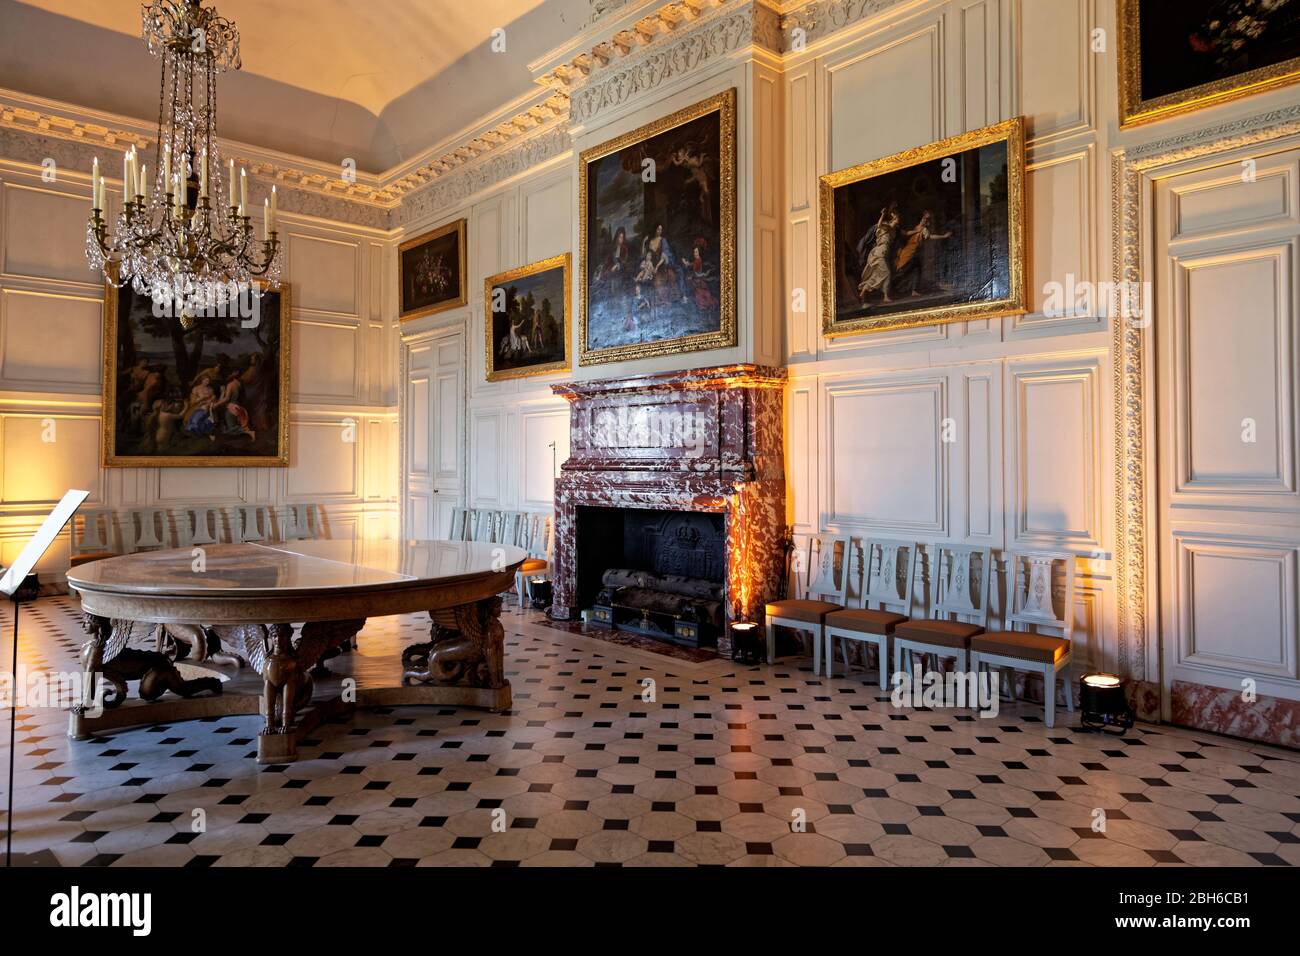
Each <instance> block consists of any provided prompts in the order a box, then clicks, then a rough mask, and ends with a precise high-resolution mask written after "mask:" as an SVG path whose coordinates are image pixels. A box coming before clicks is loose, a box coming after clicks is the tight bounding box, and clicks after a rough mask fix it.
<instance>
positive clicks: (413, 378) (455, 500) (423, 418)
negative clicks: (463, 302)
mask: <svg viewBox="0 0 1300 956" xmlns="http://www.w3.org/2000/svg"><path fill="white" fill-rule="evenodd" d="M403 348H405V349H406V381H405V382H404V383H403V388H404V389H405V409H406V421H405V423H404V426H403V427H404V428H405V429H406V455H405V460H404V461H403V462H402V470H403V489H404V490H403V494H404V495H405V503H406V508H405V529H404V533H405V534H406V536H407V537H413V538H445V537H446V536H447V529H448V528H449V526H450V522H451V512H452V509H453V508H455V507H456V506H457V505H458V504H460V502H461V499H462V495H463V487H464V476H465V462H464V447H465V442H464V434H463V433H464V422H465V409H464V405H465V335H464V331H463V330H462V329H460V328H453V329H443V330H439V331H437V332H432V333H427V334H425V335H422V336H419V337H417V338H413V339H409V340H407V341H406V342H404V343H403Z"/></svg>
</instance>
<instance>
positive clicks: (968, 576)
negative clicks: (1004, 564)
mask: <svg viewBox="0 0 1300 956" xmlns="http://www.w3.org/2000/svg"><path fill="white" fill-rule="evenodd" d="M990 565H991V562H990V560H989V549H988V548H971V547H964V546H962V545H953V544H938V545H935V547H934V561H933V563H932V564H931V565H930V574H931V579H930V594H931V602H930V618H929V619H928V620H912V621H908V622H906V623H905V624H899V625H898V626H897V627H895V628H894V670H895V672H897V671H900V670H903V662H904V655H906V658H907V668H906V669H907V672H908V673H909V674H911V673H912V655H913V654H924V655H934V657H935V658H936V659H937V658H943V657H955V658H956V659H957V669H958V670H961V671H964V670H966V662H967V659H968V655H969V653H970V642H971V638H973V637H974V636H975V635H977V634H982V633H984V629H985V628H986V627H987V626H988V621H989V569H990Z"/></svg>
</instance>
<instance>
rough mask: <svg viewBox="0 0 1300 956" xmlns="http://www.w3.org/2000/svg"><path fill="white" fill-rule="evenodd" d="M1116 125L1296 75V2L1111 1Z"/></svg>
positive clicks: (1299, 8) (1299, 17)
mask: <svg viewBox="0 0 1300 956" xmlns="http://www.w3.org/2000/svg"><path fill="white" fill-rule="evenodd" d="M1117 2H1118V17H1119V108H1120V109H1119V112H1120V126H1137V125H1139V124H1141V123H1150V122H1153V121H1155V120H1160V119H1165V118H1167V117H1170V116H1177V115H1179V114H1181V113H1190V112H1192V111H1194V110H1199V109H1203V108H1204V107H1207V106H1213V105H1215V104H1217V103H1225V102H1227V101H1229V100H1234V99H1237V98H1238V97H1242V96H1249V95H1251V94H1254V93H1262V92H1264V91H1265V90H1271V89H1275V88H1277V87H1281V86H1286V85H1288V84H1291V83H1295V82H1297V81H1300V0H1117Z"/></svg>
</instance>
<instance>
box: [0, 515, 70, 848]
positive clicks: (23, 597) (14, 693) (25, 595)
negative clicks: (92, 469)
mask: <svg viewBox="0 0 1300 956" xmlns="http://www.w3.org/2000/svg"><path fill="white" fill-rule="evenodd" d="M89 495H90V492H88V491H69V492H67V493H66V494H65V495H64V496H63V498H62V499H61V500H60V501H59V503H58V504H57V505H55V506H54V510H53V511H51V512H50V513H49V514H48V515H46V516H45V520H44V521H42V522H41V526H40V528H38V529H37V530H36V534H34V535H32V537H31V540H30V541H28V542H27V544H25V545H23V550H22V551H21V552H20V553H19V555H18V557H17V559H16V560H15V561H14V563H13V564H12V565H11V566H10V568H9V570H7V571H6V572H5V574H4V577H2V578H0V594H4V596H5V597H7V598H9V600H10V601H11V602H12V603H13V606H14V646H13V660H12V664H11V666H10V670H9V678H10V690H9V803H8V809H7V811H6V813H5V867H6V868H8V867H10V866H13V846H14V757H15V755H16V754H17V749H18V748H17V736H18V735H17V730H18V687H17V681H18V612H19V609H20V608H21V607H22V605H23V602H25V601H31V600H33V599H35V598H36V597H37V596H38V595H39V593H40V582H39V580H38V579H37V577H36V575H35V574H33V573H32V569H33V568H34V567H36V562H37V561H39V560H40V559H41V557H42V556H44V554H45V552H46V551H47V550H48V549H49V547H50V545H51V544H53V543H54V539H55V538H57V537H58V536H59V533H60V532H61V531H62V530H63V526H64V525H66V524H67V523H68V521H69V520H70V519H71V518H72V516H73V514H74V513H75V512H76V510H77V509H78V508H80V507H81V503H82V502H83V501H85V500H86V498H87V497H89ZM23 856H24V854H20V855H19V863H20V865H21V863H22V862H23Z"/></svg>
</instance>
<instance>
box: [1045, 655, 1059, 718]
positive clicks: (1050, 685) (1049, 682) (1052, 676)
mask: <svg viewBox="0 0 1300 956" xmlns="http://www.w3.org/2000/svg"><path fill="white" fill-rule="evenodd" d="M1043 718H1044V723H1046V724H1047V726H1048V727H1053V726H1055V725H1056V667H1055V666H1054V665H1052V664H1048V665H1047V666H1046V667H1045V668H1043Z"/></svg>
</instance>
